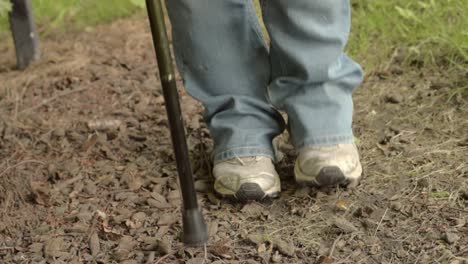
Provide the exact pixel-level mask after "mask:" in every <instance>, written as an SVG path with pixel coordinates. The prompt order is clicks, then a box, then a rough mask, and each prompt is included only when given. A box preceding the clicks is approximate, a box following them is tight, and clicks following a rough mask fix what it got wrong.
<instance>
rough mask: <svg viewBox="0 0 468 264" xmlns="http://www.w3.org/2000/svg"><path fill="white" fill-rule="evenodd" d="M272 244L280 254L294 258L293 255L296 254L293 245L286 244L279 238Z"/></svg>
mask: <svg viewBox="0 0 468 264" xmlns="http://www.w3.org/2000/svg"><path fill="white" fill-rule="evenodd" d="M273 244H274V245H275V247H276V248H277V249H278V251H279V252H280V253H281V254H283V255H286V256H288V257H292V256H294V253H295V252H296V248H295V247H294V244H293V243H288V242H286V241H284V240H282V239H280V238H276V239H275V240H274V242H273Z"/></svg>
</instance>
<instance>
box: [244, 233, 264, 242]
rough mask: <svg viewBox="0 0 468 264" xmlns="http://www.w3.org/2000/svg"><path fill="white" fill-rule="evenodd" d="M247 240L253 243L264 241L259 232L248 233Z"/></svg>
mask: <svg viewBox="0 0 468 264" xmlns="http://www.w3.org/2000/svg"><path fill="white" fill-rule="evenodd" d="M247 240H248V241H249V242H251V243H253V244H255V245H260V244H262V243H263V242H265V238H264V236H263V235H261V234H250V235H248V236H247Z"/></svg>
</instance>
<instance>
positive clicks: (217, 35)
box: [166, 0, 362, 162]
mask: <svg viewBox="0 0 468 264" xmlns="http://www.w3.org/2000/svg"><path fill="white" fill-rule="evenodd" d="M166 2H167V7H168V11H169V16H170V19H171V23H172V29H173V42H174V43H173V44H174V48H175V52H176V60H177V64H178V67H179V71H180V72H181V74H182V77H183V80H184V84H185V87H186V89H187V92H188V93H189V94H191V95H192V96H193V97H195V98H196V99H198V100H199V101H201V102H202V103H203V105H204V107H205V113H204V118H205V121H206V123H207V125H208V127H209V129H210V132H211V136H212V138H213V140H214V145H215V148H214V152H213V155H214V156H213V158H214V161H215V162H217V161H222V160H226V159H230V158H233V157H235V156H254V155H263V156H269V157H272V158H273V157H274V148H273V146H272V140H273V138H274V137H276V136H277V135H279V134H281V133H282V131H283V130H284V129H285V127H286V124H285V121H284V120H283V118H282V116H281V114H280V113H279V112H278V111H279V110H280V111H284V112H286V114H287V115H288V124H287V127H288V129H289V132H290V134H291V139H292V142H293V144H294V145H295V147H296V149H297V150H299V151H300V150H301V149H302V148H303V147H305V146H310V145H331V144H337V143H346V142H353V140H354V136H353V132H352V114H353V113H352V112H353V101H352V92H353V90H354V89H355V88H356V87H357V86H358V85H359V84H360V83H361V81H362V70H361V68H360V66H359V65H358V64H357V63H355V62H354V61H353V60H351V59H350V58H349V57H347V56H346V55H345V54H344V53H343V49H344V46H345V44H346V42H347V38H348V34H349V30H350V5H349V0H266V1H265V3H264V10H263V16H264V17H263V20H264V22H265V25H266V27H267V30H268V33H269V35H270V38H271V43H270V47H268V46H267V43H266V42H265V40H264V38H263V36H262V30H261V27H260V25H259V21H258V19H257V17H256V14H255V10H254V7H253V5H252V3H251V1H250V0H167V1H166Z"/></svg>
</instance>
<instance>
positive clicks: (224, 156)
mask: <svg viewBox="0 0 468 264" xmlns="http://www.w3.org/2000/svg"><path fill="white" fill-rule="evenodd" d="M247 156H265V157H269V158H271V159H272V160H274V157H275V153H274V151H273V150H271V149H268V148H262V147H254V146H245V147H233V148H228V149H227V150H223V151H220V152H218V153H213V162H214V164H216V163H219V162H222V161H225V160H229V159H232V158H235V157H247Z"/></svg>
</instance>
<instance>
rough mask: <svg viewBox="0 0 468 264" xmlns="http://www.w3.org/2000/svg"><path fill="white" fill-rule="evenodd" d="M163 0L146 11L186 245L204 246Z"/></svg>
mask: <svg viewBox="0 0 468 264" xmlns="http://www.w3.org/2000/svg"><path fill="white" fill-rule="evenodd" d="M161 1H162V0H146V8H147V10H148V17H149V21H150V26H151V33H152V35H153V44H154V48H155V51H156V59H157V61H158V68H159V75H160V79H161V84H162V88H163V95H164V100H165V102H166V111H167V116H168V119H169V126H170V129H171V137H172V144H173V146H174V152H175V158H176V163H177V171H178V173H179V182H180V188H181V191H182V200H183V207H182V224H183V236H182V237H183V242H184V243H185V244H186V245H190V246H198V245H203V244H204V243H205V242H206V241H207V240H208V233H207V229H206V224H205V221H204V220H203V215H202V213H201V211H200V208H199V207H198V203H197V196H196V192H195V187H194V183H193V174H192V168H191V165H190V159H189V154H188V147H187V141H186V138H185V130H184V124H183V120H182V114H181V110H180V104H179V94H178V92H177V84H176V80H175V74H174V68H173V65H172V57H171V52H170V48H169V41H168V38H167V30H166V25H165V19H164V12H163V5H162V2H161Z"/></svg>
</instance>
